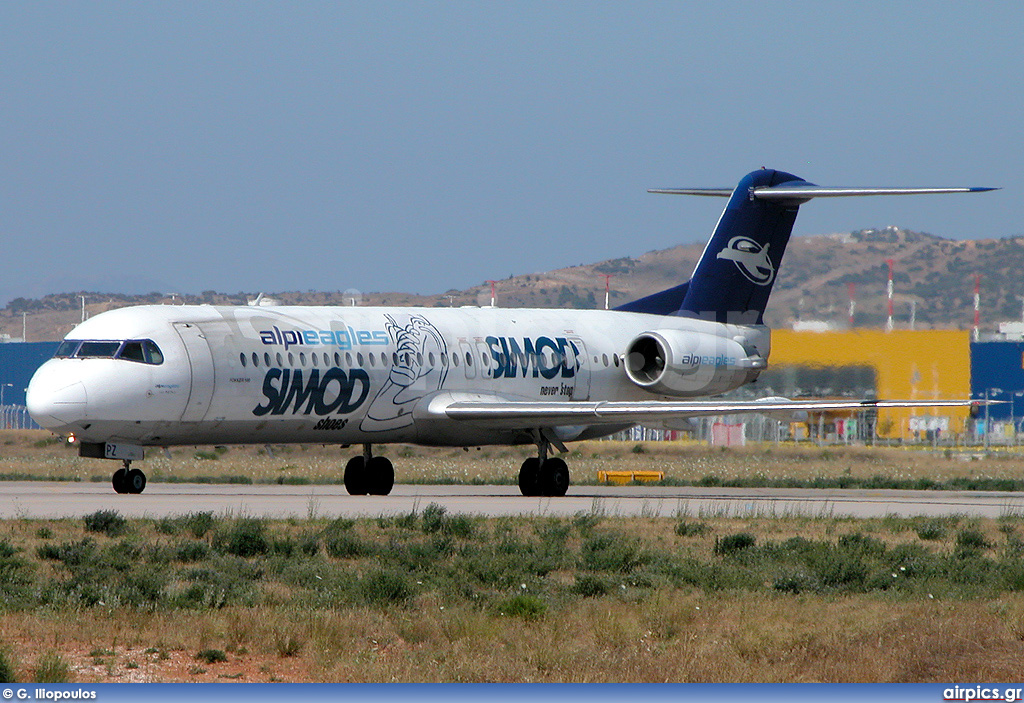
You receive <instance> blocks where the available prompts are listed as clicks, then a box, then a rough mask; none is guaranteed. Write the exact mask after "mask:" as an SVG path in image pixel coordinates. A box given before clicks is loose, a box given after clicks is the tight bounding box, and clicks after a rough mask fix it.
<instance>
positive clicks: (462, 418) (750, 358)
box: [27, 169, 992, 496]
mask: <svg viewBox="0 0 1024 703" xmlns="http://www.w3.org/2000/svg"><path fill="white" fill-rule="evenodd" d="M984 190H992V189H991V188H925V189H921V188H825V187H819V186H816V185H814V184H811V183H807V182H805V181H803V180H801V179H799V178H797V177H796V176H793V175H791V174H788V173H783V172H780V171H773V170H764V169H762V170H759V171H754V172H753V173H751V174H749V175H747V176H746V177H745V178H743V180H741V181H740V183H739V185H738V186H737V187H736V188H735V189H733V190H727V189H672V190H658V191H652V192H659V193H673V194H685V195H710V196H723V197H729V201H728V204H727V205H726V208H725V211H724V212H723V213H722V216H721V218H720V219H719V222H718V225H717V227H716V228H715V231H714V234H713V235H712V236H711V239H710V241H709V242H708V244H707V247H706V248H705V250H704V253H703V254H702V256H701V258H700V261H699V262H698V263H697V266H696V268H695V269H694V271H693V275H692V277H691V278H690V280H689V281H688V282H686V283H683V284H682V285H679V286H676V287H674V288H670V289H668V290H665V291H662V292H660V293H655V294H654V295H650V296H647V297H645V298H642V299H640V300H636V301H634V302H632V303H629V304H627V305H623V306H621V307H619V308H617V309H615V310H546V309H495V308H475V307H474V308H457V309H454V308H372V307H367V308H344V307H260V306H244V307H222V306H208V305H198V306H180V307H179V306H140V307H132V308H123V309H119V310H111V311H109V312H105V313H102V314H100V315H97V316H95V317H93V318H92V319H90V320H88V321H86V322H84V323H82V324H81V325H79V326H78V327H76V328H75V329H74V330H73V331H72V332H71V333H70V334H68V336H67V337H66V338H65V339H64V341H63V343H62V344H61V345H60V348H59V349H58V350H57V353H56V355H55V356H54V358H53V359H51V360H49V361H47V362H46V363H45V364H43V366H42V367H40V368H39V370H38V371H37V372H36V374H35V376H34V377H33V378H32V381H31V383H30V384H29V388H28V401H27V403H28V409H29V412H30V413H31V415H32V417H33V418H34V419H35V421H36V422H37V423H39V424H40V425H41V426H43V427H45V428H48V429H50V430H52V431H54V432H56V433H60V434H73V435H74V436H75V437H76V438H77V439H78V441H79V442H80V450H79V452H80V455H81V456H86V457H97V458H107V459H115V460H120V461H121V462H122V467H121V468H119V469H118V470H117V471H115V472H114V474H113V479H112V483H113V487H114V490H115V491H117V492H118V493H141V492H142V490H143V489H144V488H145V486H146V477H145V474H144V473H143V472H142V471H140V470H139V469H137V468H132V467H131V462H132V461H135V460H139V459H143V458H144V448H145V447H153V446H160V447H165V446H170V445H194V444H268V443H290V442H293V443H303V442H308V443H317V444H326V443H336V444H340V445H343V446H349V445H353V444H361V445H362V448H363V451H362V453H361V455H357V456H355V457H353V458H352V459H350V460H349V461H348V463H347V465H346V466H345V473H344V480H345V486H346V488H347V490H348V492H349V493H351V494H375V495H387V494H388V493H390V491H391V489H392V486H393V485H394V476H395V474H394V468H393V467H392V464H391V462H390V461H389V460H388V459H386V458H385V457H382V456H374V455H373V452H372V447H373V445H375V444H387V443H392V442H405V443H416V444H422V445H435V446H479V445H495V444H502V445H505V444H507V445H513V444H535V445H536V446H537V456H536V457H531V458H528V459H527V460H526V461H524V462H523V464H522V467H521V469H520V472H519V486H520V488H521V490H522V493H523V495H527V496H538V495H543V496H561V495H565V493H566V490H567V488H568V487H569V483H570V479H569V469H568V467H567V466H566V463H565V461H563V460H562V459H561V458H558V457H549V456H548V453H549V448H550V447H551V446H554V447H556V448H557V449H559V450H560V451H562V452H564V451H565V443H566V442H570V441H573V440H583V439H592V438H596V437H602V436H606V435H609V434H612V433H615V432H618V431H619V430H622V429H625V428H628V427H630V426H632V425H635V424H648V425H650V424H659V423H660V424H665V423H678V422H680V421H681V420H684V419H685V418H695V417H701V416H716V415H723V414H731V413H750V412H766V413H772V412H775V413H795V412H798V411H824V410H845V409H866V408H873V407H874V408H878V407H915V406H928V407H934V406H964V405H969V404H970V401H966V400H931V401H900V400H896V401H886V400H852V401H833V400H810V401H790V400H786V399H784V398H766V399H761V400H757V401H734V400H715V399H710V400H709V399H707V398H708V396H714V395H717V394H721V393H724V392H725V391H729V390H732V389H735V388H738V387H740V386H742V385H744V384H747V383H750V382H752V381H753V380H755V379H756V378H757V376H758V374H759V373H760V372H761V371H762V370H764V369H765V368H766V366H767V363H768V355H769V351H770V330H769V329H768V328H767V327H766V326H765V325H764V324H763V319H762V316H763V313H764V310H765V306H766V305H767V302H768V296H769V294H770V292H771V289H772V284H773V283H774V281H775V276H776V272H777V271H778V267H779V263H780V261H781V259H782V255H783V253H784V251H785V248H786V243H787V242H788V240H789V236H790V233H791V231H792V227H793V222H794V220H795V218H796V214H797V209H798V208H799V206H800V205H801V204H803V203H805V202H807V201H808V200H810V199H811V198H815V197H837V196H860V195H905V194H924V193H958V192H977V191H984ZM701 398H704V399H703V400H701Z"/></svg>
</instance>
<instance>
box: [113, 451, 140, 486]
mask: <svg viewBox="0 0 1024 703" xmlns="http://www.w3.org/2000/svg"><path fill="white" fill-rule="evenodd" d="M121 463H122V464H124V466H123V467H122V468H120V469H118V470H117V471H115V472H114V476H113V478H111V479H110V482H111V483H112V484H113V485H114V492H115V493H142V492H143V491H144V490H146V474H144V473H142V472H141V471H140V470H138V469H133V468H132V462H131V459H122V460H121Z"/></svg>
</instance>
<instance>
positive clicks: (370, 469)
mask: <svg viewBox="0 0 1024 703" xmlns="http://www.w3.org/2000/svg"><path fill="white" fill-rule="evenodd" d="M394 487H395V467H394V466H392V464H391V460H390V459H388V458H387V457H383V456H375V457H373V458H372V459H370V463H369V464H367V465H366V492H367V493H369V494H370V495H372V496H386V495H388V494H389V493H391V489H392V488H394Z"/></svg>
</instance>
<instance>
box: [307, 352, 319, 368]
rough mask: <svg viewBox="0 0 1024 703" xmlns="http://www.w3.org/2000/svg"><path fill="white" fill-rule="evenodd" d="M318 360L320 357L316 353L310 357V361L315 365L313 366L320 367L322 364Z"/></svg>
mask: <svg viewBox="0 0 1024 703" xmlns="http://www.w3.org/2000/svg"><path fill="white" fill-rule="evenodd" d="M317 358H318V357H317V355H316V354H315V353H314V354H310V355H309V361H310V363H311V364H313V366H319V364H320V362H319V361H317Z"/></svg>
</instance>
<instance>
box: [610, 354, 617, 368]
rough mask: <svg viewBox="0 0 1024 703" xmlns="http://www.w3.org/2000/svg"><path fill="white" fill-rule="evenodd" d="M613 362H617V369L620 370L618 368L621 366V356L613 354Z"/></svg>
mask: <svg viewBox="0 0 1024 703" xmlns="http://www.w3.org/2000/svg"><path fill="white" fill-rule="evenodd" d="M612 361H614V362H615V367H616V368H618V366H619V355H618V354H612Z"/></svg>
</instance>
